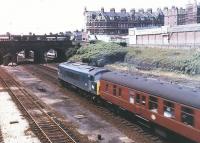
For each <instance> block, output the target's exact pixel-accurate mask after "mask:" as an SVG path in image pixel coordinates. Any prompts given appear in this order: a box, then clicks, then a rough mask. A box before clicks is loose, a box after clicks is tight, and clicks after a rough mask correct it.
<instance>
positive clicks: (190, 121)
mask: <svg viewBox="0 0 200 143" xmlns="http://www.w3.org/2000/svg"><path fill="white" fill-rule="evenodd" d="M181 121H182V122H183V123H184V124H187V125H190V126H194V111H193V110H192V109H190V108H188V107H182V108H181Z"/></svg>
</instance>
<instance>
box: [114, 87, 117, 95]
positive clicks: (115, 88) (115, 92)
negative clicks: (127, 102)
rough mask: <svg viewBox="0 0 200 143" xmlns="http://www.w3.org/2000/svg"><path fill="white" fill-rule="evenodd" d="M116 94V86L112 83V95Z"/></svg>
mask: <svg viewBox="0 0 200 143" xmlns="http://www.w3.org/2000/svg"><path fill="white" fill-rule="evenodd" d="M116 94H117V86H116V85H113V95H116Z"/></svg>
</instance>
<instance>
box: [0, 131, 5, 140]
mask: <svg viewBox="0 0 200 143" xmlns="http://www.w3.org/2000/svg"><path fill="white" fill-rule="evenodd" d="M0 143H4V141H3V135H2V132H1V128H0Z"/></svg>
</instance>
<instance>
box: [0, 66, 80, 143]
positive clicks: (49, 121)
mask: <svg viewBox="0 0 200 143" xmlns="http://www.w3.org/2000/svg"><path fill="white" fill-rule="evenodd" d="M0 82H1V83H2V84H3V86H4V88H5V89H7V91H8V92H9V93H10V95H11V96H12V98H14V99H15V102H17V104H19V105H20V107H22V108H23V110H24V111H25V112H26V114H27V115H28V117H29V118H30V119H31V120H32V121H33V123H34V124H35V125H36V128H35V129H34V130H35V132H37V134H38V135H40V139H41V141H42V142H45V143H46V142H49V143H60V142H62V143H77V142H76V141H75V139H73V138H72V137H71V135H70V134H69V133H67V132H66V131H65V130H64V129H63V128H62V127H61V126H60V125H59V124H58V123H57V122H56V121H55V120H54V119H53V118H52V117H50V116H49V115H48V112H46V111H45V110H44V109H42V107H40V105H39V104H38V103H36V102H35V101H33V99H32V98H31V95H30V94H29V93H28V92H27V91H26V90H25V89H24V88H23V87H21V86H20V85H19V83H18V82H16V81H15V80H14V79H13V78H12V77H11V76H10V75H9V74H8V73H6V72H5V70H4V69H1V70H0ZM40 133H41V134H40ZM41 136H42V137H41Z"/></svg>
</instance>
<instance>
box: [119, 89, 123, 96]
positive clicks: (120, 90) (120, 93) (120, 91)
mask: <svg viewBox="0 0 200 143" xmlns="http://www.w3.org/2000/svg"><path fill="white" fill-rule="evenodd" d="M121 95H122V89H121V88H118V96H121Z"/></svg>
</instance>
